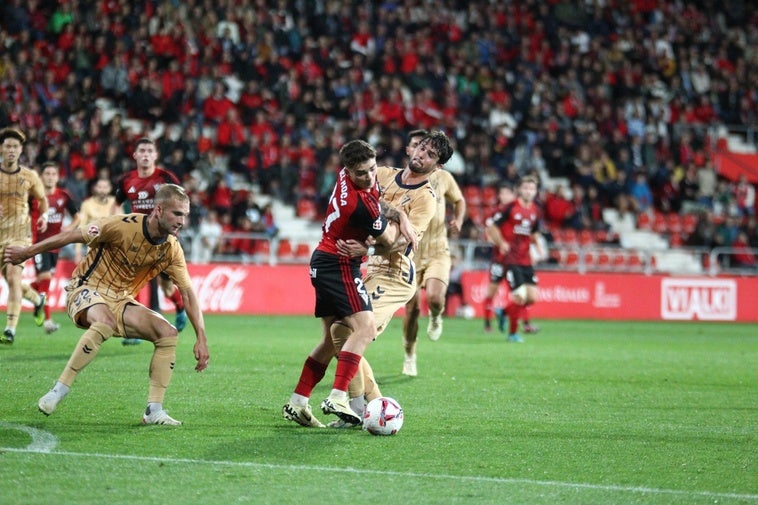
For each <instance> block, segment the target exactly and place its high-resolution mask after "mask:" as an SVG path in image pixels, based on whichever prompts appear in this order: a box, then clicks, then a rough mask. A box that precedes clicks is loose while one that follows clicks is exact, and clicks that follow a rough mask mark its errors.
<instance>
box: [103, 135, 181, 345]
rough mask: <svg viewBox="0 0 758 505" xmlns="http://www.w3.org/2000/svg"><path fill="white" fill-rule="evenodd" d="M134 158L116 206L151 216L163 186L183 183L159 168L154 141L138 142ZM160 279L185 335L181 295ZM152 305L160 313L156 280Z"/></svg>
mask: <svg viewBox="0 0 758 505" xmlns="http://www.w3.org/2000/svg"><path fill="white" fill-rule="evenodd" d="M132 157H133V158H134V160H135V161H136V162H137V169H136V170H132V171H131V172H127V173H126V174H125V175H124V176H123V177H121V179H120V180H119V181H118V184H117V185H116V203H117V204H119V205H122V204H123V203H124V202H127V201H128V203H129V207H130V208H129V209H127V211H128V212H139V213H141V214H150V213H151V212H152V211H153V208H154V207H155V203H154V202H153V199H154V198H155V192H156V191H158V189H159V188H160V187H161V186H163V185H164V184H176V185H180V182H179V180H178V179H177V178H176V176H175V175H174V174H172V173H171V172H169V171H167V170H163V169H162V168H158V167H157V166H156V161H157V160H158V148H157V146H156V145H155V142H154V141H153V140H152V139H149V138H147V137H142V138H140V139H138V140H137V145H136V146H135V148H134V154H133V155H132ZM158 279H160V280H159V281H158V282H159V283H160V287H161V289H162V290H163V292H164V293H165V294H166V296H167V297H168V298H169V299H170V300H171V301H172V302H174V305H175V306H176V319H175V320H174V326H176V329H177V330H178V331H182V330H183V329H184V328H185V327H186V326H187V311H185V310H184V302H183V301H182V295H181V293H180V292H179V290H178V289H176V287H175V286H174V283H173V282H171V279H169V278H168V276H166V275H165V274H161V275H160V276H159V277H158ZM150 303H151V307H150V308H152V309H153V310H155V311H156V312H160V306H159V305H158V283H157V282H156V280H155V279H153V280H152V281H151V282H150ZM139 342H140V341H139V340H138V339H132V338H125V339H124V340H123V344H124V345H131V344H138V343H139Z"/></svg>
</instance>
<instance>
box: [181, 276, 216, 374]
mask: <svg viewBox="0 0 758 505" xmlns="http://www.w3.org/2000/svg"><path fill="white" fill-rule="evenodd" d="M179 292H180V293H181V294H182V299H183V300H184V308H185V310H186V311H187V318H188V319H189V321H190V323H191V324H192V327H193V328H194V329H195V346H194V347H193V349H192V351H193V353H194V354H195V359H196V360H197V365H195V370H197V371H198V372H202V371H203V370H205V369H206V368H208V359H209V358H210V354H209V352H208V338H207V336H206V334H205V321H204V319H203V312H202V310H200V303H199V302H198V300H197V295H195V290H194V289H192V287H191V286H190V287H188V288H184V289H182V288H179Z"/></svg>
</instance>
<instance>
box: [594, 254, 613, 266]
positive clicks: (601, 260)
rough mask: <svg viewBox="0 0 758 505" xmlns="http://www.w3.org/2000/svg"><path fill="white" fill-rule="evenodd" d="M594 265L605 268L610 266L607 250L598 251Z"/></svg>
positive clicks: (609, 256)
mask: <svg viewBox="0 0 758 505" xmlns="http://www.w3.org/2000/svg"><path fill="white" fill-rule="evenodd" d="M595 266H596V267H597V268H602V269H607V268H608V267H610V266H611V255H610V253H608V251H599V252H598V253H597V255H596V256H595Z"/></svg>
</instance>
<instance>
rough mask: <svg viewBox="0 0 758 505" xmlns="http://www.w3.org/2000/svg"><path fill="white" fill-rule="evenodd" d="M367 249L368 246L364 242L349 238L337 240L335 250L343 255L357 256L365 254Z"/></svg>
mask: <svg viewBox="0 0 758 505" xmlns="http://www.w3.org/2000/svg"><path fill="white" fill-rule="evenodd" d="M367 250H368V247H367V246H366V244H362V243H360V242H358V241H357V240H353V239H349V240H342V239H338V240H337V251H339V253H340V254H342V255H343V256H348V257H350V258H355V257H357V256H365V255H366V252H367Z"/></svg>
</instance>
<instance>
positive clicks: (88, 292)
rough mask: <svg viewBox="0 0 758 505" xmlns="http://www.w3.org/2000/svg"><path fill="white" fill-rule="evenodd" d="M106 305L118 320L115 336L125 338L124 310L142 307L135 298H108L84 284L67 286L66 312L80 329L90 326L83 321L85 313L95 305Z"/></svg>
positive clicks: (124, 296)
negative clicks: (127, 307)
mask: <svg viewBox="0 0 758 505" xmlns="http://www.w3.org/2000/svg"><path fill="white" fill-rule="evenodd" d="M101 303H103V304H105V305H106V306H108V309H110V311H111V313H112V314H113V315H114V317H115V318H116V329H115V333H114V335H115V336H118V337H125V336H126V328H125V327H124V309H126V306H127V305H142V304H141V303H139V302H138V301H137V300H136V299H135V298H134V297H133V296H128V295H123V296H118V297H114V296H106V295H103V294H102V293H100V292H99V291H97V290H96V289H93V288H92V287H90V286H88V285H86V284H83V285H81V286H79V287H76V286H74V284H73V282H72V283H70V284H69V285H68V286H66V311H67V312H68V316H69V317H70V318H71V320H72V321H73V322H74V324H75V325H76V326H78V327H79V328H88V327H89V326H88V325H87V324H86V322H85V321H83V317H84V311H85V310H87V309H88V308H90V307H92V306H93V305H98V304H101Z"/></svg>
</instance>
